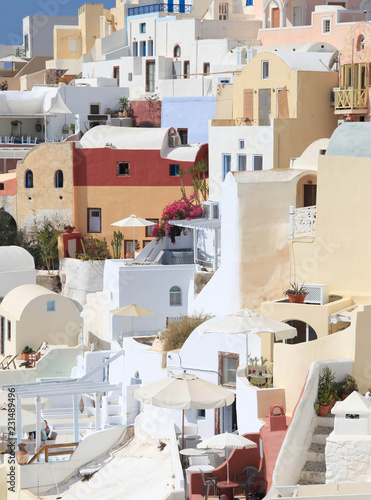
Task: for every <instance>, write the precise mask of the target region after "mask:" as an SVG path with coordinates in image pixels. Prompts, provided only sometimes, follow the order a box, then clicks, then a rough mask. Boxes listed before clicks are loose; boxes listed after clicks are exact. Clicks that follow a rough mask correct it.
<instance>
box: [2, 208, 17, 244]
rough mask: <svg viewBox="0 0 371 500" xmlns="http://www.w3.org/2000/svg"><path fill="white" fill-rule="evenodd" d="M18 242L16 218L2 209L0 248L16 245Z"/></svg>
mask: <svg viewBox="0 0 371 500" xmlns="http://www.w3.org/2000/svg"><path fill="white" fill-rule="evenodd" d="M16 242H17V223H16V221H15V220H14V218H13V217H12V216H11V215H10V214H9V213H8V212H6V211H5V210H4V209H3V208H0V246H9V245H15V244H16Z"/></svg>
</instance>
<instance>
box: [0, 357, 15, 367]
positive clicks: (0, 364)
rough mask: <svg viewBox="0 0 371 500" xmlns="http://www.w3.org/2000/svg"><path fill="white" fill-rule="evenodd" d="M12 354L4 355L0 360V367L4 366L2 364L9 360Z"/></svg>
mask: <svg viewBox="0 0 371 500" xmlns="http://www.w3.org/2000/svg"><path fill="white" fill-rule="evenodd" d="M11 357H12V356H11V355H10V354H8V355H7V356H5V358H4V359H3V360H2V361H1V363H0V368H4V364H5V363H6V362H7V361H9V359H10V358H11Z"/></svg>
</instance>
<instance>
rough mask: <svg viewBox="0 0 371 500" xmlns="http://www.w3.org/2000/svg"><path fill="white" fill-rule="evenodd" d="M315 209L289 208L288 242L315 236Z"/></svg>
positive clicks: (314, 207) (313, 207)
mask: <svg viewBox="0 0 371 500" xmlns="http://www.w3.org/2000/svg"><path fill="white" fill-rule="evenodd" d="M316 218H317V207H316V206H312V207H303V208H294V207H293V206H291V207H290V236H289V237H290V240H292V239H294V238H300V237H313V236H315V234H316Z"/></svg>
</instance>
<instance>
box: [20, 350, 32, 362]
mask: <svg viewBox="0 0 371 500" xmlns="http://www.w3.org/2000/svg"><path fill="white" fill-rule="evenodd" d="M30 354H34V353H33V352H29V353H28V354H22V356H23V361H28V360H29V359H30Z"/></svg>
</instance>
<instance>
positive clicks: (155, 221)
mask: <svg viewBox="0 0 371 500" xmlns="http://www.w3.org/2000/svg"><path fill="white" fill-rule="evenodd" d="M146 220H149V221H150V222H154V223H155V224H157V223H158V222H159V220H160V219H156V218H152V219H151V218H148V217H146ZM154 227H155V226H146V238H154V236H152V231H153V228H154ZM150 230H151V234H149V231H150ZM151 241H152V240H151Z"/></svg>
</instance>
